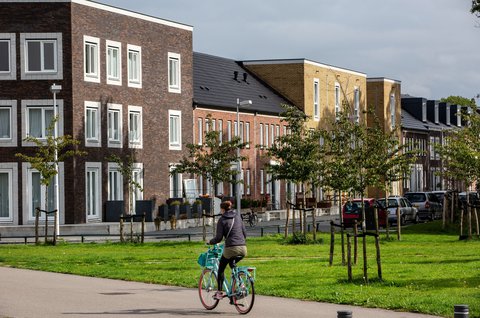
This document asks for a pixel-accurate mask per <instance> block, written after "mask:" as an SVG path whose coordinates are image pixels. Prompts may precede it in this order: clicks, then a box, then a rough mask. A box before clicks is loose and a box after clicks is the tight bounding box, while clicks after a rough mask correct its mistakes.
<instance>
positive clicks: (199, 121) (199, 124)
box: [197, 118, 203, 145]
mask: <svg viewBox="0 0 480 318" xmlns="http://www.w3.org/2000/svg"><path fill="white" fill-rule="evenodd" d="M197 128H198V143H197V144H199V145H201V144H203V119H202V118H198V119H197Z"/></svg>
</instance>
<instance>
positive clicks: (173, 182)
mask: <svg viewBox="0 0 480 318" xmlns="http://www.w3.org/2000/svg"><path fill="white" fill-rule="evenodd" d="M174 168H175V164H171V165H170V171H172V170H173V169H174ZM182 190H183V189H182V175H181V174H179V173H174V174H170V197H171V198H181V197H182V192H183V191H182Z"/></svg>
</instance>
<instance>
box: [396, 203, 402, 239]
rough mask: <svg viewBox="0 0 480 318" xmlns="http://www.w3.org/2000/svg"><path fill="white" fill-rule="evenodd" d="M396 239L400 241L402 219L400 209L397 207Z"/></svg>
mask: <svg viewBox="0 0 480 318" xmlns="http://www.w3.org/2000/svg"><path fill="white" fill-rule="evenodd" d="M397 239H398V240H399V241H401V240H402V218H401V216H400V207H398V206H397Z"/></svg>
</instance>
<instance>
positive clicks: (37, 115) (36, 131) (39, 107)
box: [12, 99, 64, 147]
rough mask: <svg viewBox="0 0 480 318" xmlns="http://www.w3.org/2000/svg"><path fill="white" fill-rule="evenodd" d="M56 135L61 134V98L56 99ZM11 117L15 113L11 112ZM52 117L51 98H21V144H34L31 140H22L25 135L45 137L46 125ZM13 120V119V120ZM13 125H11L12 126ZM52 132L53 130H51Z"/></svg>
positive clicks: (47, 125) (46, 132) (25, 145)
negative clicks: (57, 115)
mask: <svg viewBox="0 0 480 318" xmlns="http://www.w3.org/2000/svg"><path fill="white" fill-rule="evenodd" d="M57 105H58V106H57V107H58V114H59V117H58V136H62V135H63V117H64V116H62V115H61V114H63V100H61V99H60V100H59V99H57ZM12 115H13V119H15V117H16V116H15V114H14V113H13V114H12ZM52 119H53V100H48V99H47V100H22V123H24V126H22V140H23V141H22V146H24V147H27V146H36V144H35V143H33V142H28V141H24V139H25V138H26V137H27V136H32V137H36V138H38V139H45V138H46V137H47V135H48V127H49V125H50V123H51V121H52ZM14 121H15V120H14ZM12 127H13V126H12ZM51 134H53V130H52V132H51Z"/></svg>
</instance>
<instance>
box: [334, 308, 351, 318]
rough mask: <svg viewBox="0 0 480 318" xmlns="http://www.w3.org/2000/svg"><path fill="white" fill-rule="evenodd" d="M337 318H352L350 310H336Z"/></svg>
mask: <svg viewBox="0 0 480 318" xmlns="http://www.w3.org/2000/svg"><path fill="white" fill-rule="evenodd" d="M337 318H352V312H351V311H349V310H342V311H337Z"/></svg>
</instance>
